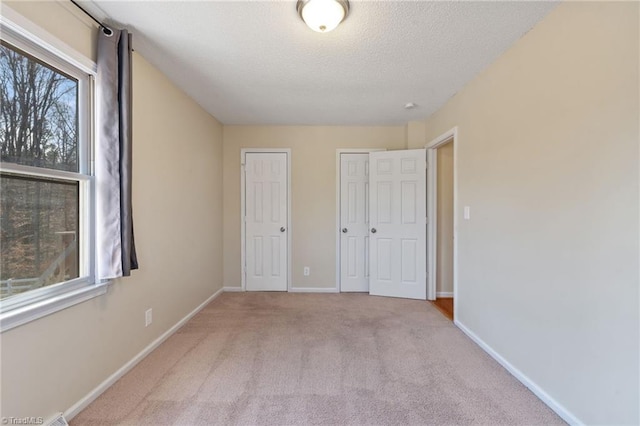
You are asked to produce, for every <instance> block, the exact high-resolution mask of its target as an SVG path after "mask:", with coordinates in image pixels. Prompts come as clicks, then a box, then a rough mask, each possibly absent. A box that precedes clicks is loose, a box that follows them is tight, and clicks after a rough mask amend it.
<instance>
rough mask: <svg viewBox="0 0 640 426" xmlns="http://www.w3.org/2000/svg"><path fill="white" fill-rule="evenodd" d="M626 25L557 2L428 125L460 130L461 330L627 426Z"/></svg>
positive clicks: (632, 315)
mask: <svg viewBox="0 0 640 426" xmlns="http://www.w3.org/2000/svg"><path fill="white" fill-rule="evenodd" d="M638 18H639V4H638V3H637V2H629V3H623V2H590V3H587V2H568V3H564V4H561V5H559V6H558V7H557V8H556V9H555V10H554V11H552V12H551V13H550V14H549V15H548V16H547V17H546V18H545V19H544V20H543V21H542V22H540V23H539V24H538V25H537V26H536V27H535V28H534V29H533V30H531V31H530V32H529V33H527V34H526V35H525V36H524V37H523V38H522V39H521V40H519V41H518V42H517V43H516V44H515V45H514V46H513V47H512V48H511V49H510V50H509V51H507V52H506V53H505V54H504V55H503V56H502V57H501V58H499V59H498V60H497V61H496V62H495V63H494V64H492V65H491V66H490V67H489V68H488V69H486V70H485V71H484V72H483V73H481V74H480V75H479V76H478V77H477V78H475V79H474V80H473V81H472V82H471V83H469V84H468V85H467V86H466V87H465V88H464V89H463V90H461V91H460V92H458V94H457V95H456V96H455V97H453V98H452V99H451V100H450V101H449V102H448V103H447V104H446V105H445V106H444V107H443V108H442V109H441V110H439V111H438V112H437V113H436V114H434V115H433V116H432V117H430V118H429V119H428V120H427V121H426V129H427V130H426V133H427V135H426V136H427V138H426V140H431V139H433V138H435V137H437V136H438V135H440V134H442V133H444V132H446V131H447V130H449V129H450V128H452V127H454V126H456V125H457V126H458V136H459V137H458V139H457V140H456V141H455V143H456V144H457V145H458V146H457V150H458V151H457V152H458V158H457V160H458V164H457V166H458V178H459V181H458V195H459V204H458V206H459V209H460V210H459V211H457V212H455V214H456V215H457V217H458V220H459V229H458V247H459V254H458V261H459V264H458V272H459V275H458V283H459V287H458V300H457V303H458V305H457V307H458V313H457V315H458V318H459V321H460V323H462V324H463V325H464V326H466V327H468V329H470V330H471V331H472V332H473V333H475V334H476V335H477V336H479V337H480V338H481V339H482V340H483V341H484V342H485V343H486V344H488V345H489V346H490V347H492V348H493V349H494V350H495V351H496V352H497V353H498V354H500V355H501V356H502V357H504V358H505V359H506V360H507V361H508V362H510V363H511V364H512V365H513V366H515V367H516V368H517V369H519V370H520V371H521V372H522V373H524V374H525V375H526V376H528V377H529V379H531V381H533V382H534V383H535V384H537V385H538V386H539V387H540V388H542V390H544V391H546V392H547V393H548V395H549V396H550V397H551V398H553V399H555V401H556V402H558V403H559V404H560V405H561V406H563V407H564V408H566V410H568V412H570V413H573V415H574V416H575V417H576V418H577V419H578V420H580V421H582V422H585V423H588V424H638V423H639V422H640V417H639V413H638V407H639V403H638V401H639V400H640V393H639V389H638V388H639V366H638V364H639V360H640V353H639V343H640V342H639V335H640V330H639V323H640V318H639V306H638V302H639V287H640V283H639V279H638V271H639V260H638V259H639V249H638V237H639V234H638V232H639V229H638V218H639V208H638V198H639V197H638V189H639V187H638V180H639V172H638V169H639V167H638V154H639V150H638V145H639V135H638V131H639V125H640V123H639V116H640V110H639V106H638V105H639V101H638V98H639V77H640V76H639V73H638V64H639V57H638V56H639V53H638V52H639V39H640V37H639V31H638V20H639V19H638ZM410 146H412V147H413V146H416V147H417V146H421V145H412V144H411V143H410ZM463 206H470V207H471V220H469V221H465V220H463V218H462V211H461V210H462V208H463Z"/></svg>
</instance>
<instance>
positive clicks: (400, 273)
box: [369, 149, 427, 300]
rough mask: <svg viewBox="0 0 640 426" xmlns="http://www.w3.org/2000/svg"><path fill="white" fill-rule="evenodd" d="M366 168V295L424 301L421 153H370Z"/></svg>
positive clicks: (423, 166)
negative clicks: (368, 263)
mask: <svg viewBox="0 0 640 426" xmlns="http://www.w3.org/2000/svg"><path fill="white" fill-rule="evenodd" d="M369 163H370V167H369V169H370V173H369V185H370V188H371V189H370V224H369V226H370V229H369V232H370V234H369V235H370V239H371V241H370V244H371V253H370V265H371V268H370V273H371V277H370V281H369V292H370V293H371V294H373V295H377V296H392V297H405V298H409V299H422V300H425V299H426V297H427V283H426V236H427V235H426V231H427V229H426V213H427V212H426V152H425V150H424V149H413V150H405V151H384V152H372V153H370V154H369Z"/></svg>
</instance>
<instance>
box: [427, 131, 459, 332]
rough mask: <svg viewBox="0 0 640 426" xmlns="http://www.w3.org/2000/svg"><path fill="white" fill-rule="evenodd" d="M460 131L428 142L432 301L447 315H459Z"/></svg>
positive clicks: (429, 248) (429, 282) (451, 317)
mask: <svg viewBox="0 0 640 426" xmlns="http://www.w3.org/2000/svg"><path fill="white" fill-rule="evenodd" d="M456 134H457V129H455V128H454V129H452V130H450V131H449V132H447V133H445V134H443V135H441V136H440V137H438V138H436V139H435V140H433V141H431V142H430V143H428V144H427V157H428V162H429V177H428V190H427V198H428V201H427V205H428V206H427V209H428V218H429V227H428V232H427V240H428V259H427V267H428V270H429V272H428V288H429V300H431V301H432V303H433V304H434V305H435V306H436V308H438V309H439V310H440V311H441V312H442V313H443V314H444V315H445V316H446V317H448V318H449V319H451V320H454V318H455V314H456V309H455V305H456V301H457V298H456V297H455V294H456V287H457V286H456V252H457V251H456V238H455V230H456V219H455V218H456V215H455V212H456V211H457V210H456V185H455V183H456V167H455V166H456V163H455V157H456V143H457V141H456Z"/></svg>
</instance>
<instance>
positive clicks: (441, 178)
mask: <svg viewBox="0 0 640 426" xmlns="http://www.w3.org/2000/svg"><path fill="white" fill-rule="evenodd" d="M436 155H437V162H438V190H437V195H438V212H437V215H438V224H437V225H438V247H437V251H436V258H437V260H436V264H437V267H436V292H445V293H453V143H451V142H450V143H448V144H446V145H443V146H441V147H440V148H438V149H437V150H436Z"/></svg>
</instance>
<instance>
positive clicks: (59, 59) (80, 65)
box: [0, 6, 108, 332]
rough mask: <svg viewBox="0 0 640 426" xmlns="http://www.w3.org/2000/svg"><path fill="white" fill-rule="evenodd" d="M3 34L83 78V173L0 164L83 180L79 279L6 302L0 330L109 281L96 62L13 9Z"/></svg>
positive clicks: (96, 291) (5, 15) (6, 12)
mask: <svg viewBox="0 0 640 426" xmlns="http://www.w3.org/2000/svg"><path fill="white" fill-rule="evenodd" d="M0 37H1V38H2V39H3V40H4V41H6V42H7V43H9V44H11V45H13V46H15V47H16V48H18V49H20V50H22V51H24V52H25V53H28V54H29V55H32V56H33V57H35V58H37V59H39V60H40V61H42V62H44V63H46V64H48V65H50V66H52V67H53V68H55V69H58V70H60V71H61V72H63V73H65V74H67V75H69V76H72V77H73V78H75V79H76V80H77V81H78V148H77V150H78V151H77V152H78V172H77V173H76V172H66V171H61V170H53V169H45V168H40V167H32V166H24V165H19V164H13V163H0V171H2V172H7V173H13V174H18V175H22V176H31V177H46V178H53V179H57V180H63V181H72V182H78V184H79V203H80V204H79V206H78V207H79V210H78V223H79V229H78V252H79V259H78V260H79V262H78V266H79V277H78V278H75V279H72V280H69V281H65V282H61V283H57V284H53V285H50V286H47V287H42V288H39V289H36V290H31V291H27V292H25V293H23V294H19V295H16V296H13V297H10V298H8V299H6V300H2V301H0V332H4V331H6V330H9V329H11V328H14V327H17V326H19V325H22V324H25V323H27V322H30V321H33V320H35V319H38V318H41V317H43V316H46V315H49V314H51V313H54V312H57V311H59V310H62V309H65V308H67V307H69V306H72V305H75V304H77V303H80V302H83V301H85V300H88V299H91V298H93V297H96V296H99V295H102V294H104V293H106V291H107V284H108V282H102V283H96V279H95V277H96V274H95V265H96V262H95V190H94V187H95V183H94V177H93V174H94V173H93V157H92V155H93V153H92V148H93V146H94V143H93V142H94V138H93V135H94V127H95V126H94V120H95V114H94V112H95V101H94V79H95V75H96V65H95V63H94V62H93V61H91V60H89V59H87V58H86V57H84V56H82V55H81V54H79V53H78V52H76V51H75V50H73V49H72V48H71V47H69V46H68V45H66V44H65V43H63V42H62V41H60V40H58V39H57V38H55V37H54V36H52V35H51V34H49V33H47V32H46V31H44V30H42V29H41V28H40V27H38V26H36V25H35V24H33V23H31V22H30V21H28V20H27V19H25V18H24V17H22V16H21V15H19V14H17V13H16V12H14V11H13V10H11V9H10V8H8V7H5V6H3V9H2V15H0Z"/></svg>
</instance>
